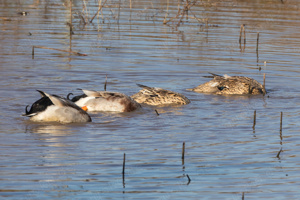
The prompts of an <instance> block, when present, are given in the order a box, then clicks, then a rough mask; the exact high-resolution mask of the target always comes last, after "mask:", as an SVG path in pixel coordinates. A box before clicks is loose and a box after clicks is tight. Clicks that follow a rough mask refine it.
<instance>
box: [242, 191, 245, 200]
mask: <svg viewBox="0 0 300 200" xmlns="http://www.w3.org/2000/svg"><path fill="white" fill-rule="evenodd" d="M244 199H245V192H243V193H242V200H244Z"/></svg>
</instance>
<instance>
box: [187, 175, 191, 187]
mask: <svg viewBox="0 0 300 200" xmlns="http://www.w3.org/2000/svg"><path fill="white" fill-rule="evenodd" d="M186 177H187V178H188V183H187V185H188V184H190V182H191V179H190V176H189V175H188V174H187V175H186Z"/></svg>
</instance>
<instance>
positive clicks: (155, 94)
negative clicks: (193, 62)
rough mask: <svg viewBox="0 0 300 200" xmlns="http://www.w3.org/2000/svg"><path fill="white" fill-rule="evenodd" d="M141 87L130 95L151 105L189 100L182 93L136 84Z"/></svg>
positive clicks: (183, 102)
mask: <svg viewBox="0 0 300 200" xmlns="http://www.w3.org/2000/svg"><path fill="white" fill-rule="evenodd" d="M137 86H139V87H140V88H142V89H141V90H140V91H139V92H138V93H136V94H134V95H132V96H131V98H133V99H134V100H135V101H137V102H138V103H143V104H147V105H151V106H164V105H186V104H189V103H190V102H191V101H190V100H189V99H188V98H187V97H185V96H184V95H182V94H180V93H177V92H172V91H170V90H165V89H162V88H157V87H148V86H145V85H142V84H137Z"/></svg>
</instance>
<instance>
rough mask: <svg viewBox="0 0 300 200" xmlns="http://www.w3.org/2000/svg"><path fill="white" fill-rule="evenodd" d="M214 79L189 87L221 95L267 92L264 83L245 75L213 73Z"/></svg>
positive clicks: (197, 90)
mask: <svg viewBox="0 0 300 200" xmlns="http://www.w3.org/2000/svg"><path fill="white" fill-rule="evenodd" d="M211 77H212V78H213V79H212V80H210V81H208V82H206V83H204V84H201V85H199V86H197V87H195V88H192V89H189V90H192V91H195V92H202V93H212V94H220V95H231V94H254V95H256V94H265V93H266V91H265V89H264V87H263V85H262V84H260V83H259V82H257V81H256V80H254V79H252V78H249V77H245V76H227V75H224V76H219V75H216V74H212V76H211Z"/></svg>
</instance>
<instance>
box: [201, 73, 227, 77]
mask: <svg viewBox="0 0 300 200" xmlns="http://www.w3.org/2000/svg"><path fill="white" fill-rule="evenodd" d="M209 73H210V74H211V75H212V76H203V77H204V78H215V77H222V76H220V75H218V74H214V73H211V72H209Z"/></svg>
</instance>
